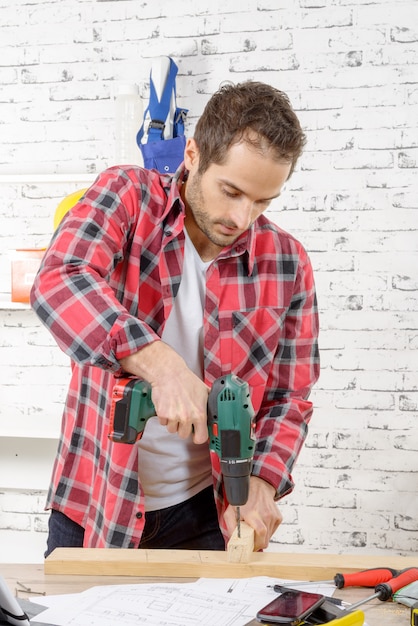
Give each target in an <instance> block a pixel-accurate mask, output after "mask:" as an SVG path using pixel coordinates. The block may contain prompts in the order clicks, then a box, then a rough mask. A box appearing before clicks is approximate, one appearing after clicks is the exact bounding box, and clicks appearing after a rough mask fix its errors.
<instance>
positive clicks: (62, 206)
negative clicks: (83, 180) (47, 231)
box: [54, 187, 88, 230]
mask: <svg viewBox="0 0 418 626" xmlns="http://www.w3.org/2000/svg"><path fill="white" fill-rule="evenodd" d="M87 189H88V188H87V187H85V188H84V189H79V190H78V191H73V193H70V194H69V195H68V196H65V198H63V199H62V200H61V202H60V203H59V205H58V206H57V208H56V210H55V215H54V230H56V228H57V226H58V225H59V224H60V222H61V220H62V218H63V217H64V215H65V214H66V213H68V211H69V210H70V209H72V207H73V206H74V205H75V204H77V202H78V201H79V200H80V198H81V197H82V196H83V195H84V194H85V193H86V191H87Z"/></svg>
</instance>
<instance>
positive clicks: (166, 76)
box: [136, 56, 188, 174]
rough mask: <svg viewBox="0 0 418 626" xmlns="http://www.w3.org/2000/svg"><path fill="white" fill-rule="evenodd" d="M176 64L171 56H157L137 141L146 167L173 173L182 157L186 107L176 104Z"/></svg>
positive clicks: (152, 68)
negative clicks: (147, 102)
mask: <svg viewBox="0 0 418 626" xmlns="http://www.w3.org/2000/svg"><path fill="white" fill-rule="evenodd" d="M177 71H178V67H177V65H176V64H175V62H174V61H173V59H172V58H171V57H166V56H162V57H158V58H157V59H155V61H154V62H153V64H152V67H151V72H150V96H149V104H148V106H147V108H146V109H145V111H144V121H143V124H142V126H141V128H140V129H139V131H138V134H137V137H136V141H137V144H138V146H139V148H140V150H141V153H142V157H143V159H144V166H145V167H146V168H147V169H156V170H158V171H159V172H161V173H163V174H168V173H173V172H175V171H176V169H177V168H178V166H179V165H180V163H182V161H183V156H184V148H185V145H186V137H185V134H184V121H185V119H186V116H187V113H188V109H183V108H181V107H177V103H176V76H177Z"/></svg>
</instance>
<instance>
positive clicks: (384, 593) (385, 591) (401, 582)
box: [347, 567, 418, 612]
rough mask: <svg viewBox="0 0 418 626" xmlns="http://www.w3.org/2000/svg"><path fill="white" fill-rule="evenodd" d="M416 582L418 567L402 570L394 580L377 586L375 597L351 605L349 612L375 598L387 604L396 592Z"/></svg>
mask: <svg viewBox="0 0 418 626" xmlns="http://www.w3.org/2000/svg"><path fill="white" fill-rule="evenodd" d="M416 580H418V567H408V568H407V569H404V570H401V572H400V573H399V574H398V575H397V576H395V577H394V578H391V579H390V580H388V581H386V582H384V583H380V584H378V585H376V587H375V588H374V591H375V592H374V594H373V595H371V596H369V597H368V598H366V599H365V600H360V601H359V602H356V603H355V604H351V605H350V607H349V608H348V609H347V610H348V611H350V612H351V611H353V610H354V609H356V608H357V607H359V606H361V605H362V604H366V602H370V601H371V600H374V599H375V598H378V599H379V600H382V602H385V601H386V600H389V599H390V598H391V597H392V596H393V594H394V593H395V591H398V589H402V587H405V586H406V585H409V584H410V583H413V582H415V581H416Z"/></svg>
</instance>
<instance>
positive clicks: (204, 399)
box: [119, 341, 210, 444]
mask: <svg viewBox="0 0 418 626" xmlns="http://www.w3.org/2000/svg"><path fill="white" fill-rule="evenodd" d="M119 362H120V364H121V366H122V367H123V369H124V370H125V371H126V372H129V373H130V374H133V375H134V376H137V377H138V378H142V379H143V380H146V381H147V382H149V383H150V385H151V388H152V401H153V404H154V406H155V410H156V413H157V416H158V419H159V422H160V424H161V425H162V426H166V428H167V430H168V432H170V433H177V434H178V435H179V437H181V438H182V439H186V438H187V437H188V436H189V435H190V434H193V441H194V443H197V444H199V443H205V442H206V441H207V439H208V427H207V403H208V395H209V391H210V390H209V387H208V386H207V385H205V383H204V382H203V381H202V380H201V379H200V378H199V377H198V376H196V374H194V372H192V371H191V370H190V369H189V368H188V367H187V365H186V363H185V361H184V359H183V358H182V357H181V356H179V355H178V354H177V352H175V351H174V350H173V349H172V348H171V347H170V346H169V345H167V344H166V343H164V342H163V341H155V342H154V343H151V344H149V345H148V346H146V347H145V348H142V350H140V351H138V352H136V353H135V354H131V355H130V356H127V357H124V358H122V359H120V361H119Z"/></svg>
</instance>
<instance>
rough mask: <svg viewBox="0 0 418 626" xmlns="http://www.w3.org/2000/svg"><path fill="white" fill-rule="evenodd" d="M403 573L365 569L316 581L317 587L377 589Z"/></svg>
mask: <svg viewBox="0 0 418 626" xmlns="http://www.w3.org/2000/svg"><path fill="white" fill-rule="evenodd" d="M401 571H405V570H396V569H392V568H391V567H376V568H374V569H364V570H362V571H361V572H354V574H335V576H334V578H333V580H315V581H314V582H315V584H316V585H332V584H334V585H335V586H336V587H337V589H342V588H343V587H375V586H376V585H378V584H379V583H386V582H387V581H388V580H391V579H392V578H395V576H398V575H399V574H400V573H401ZM301 584H302V585H312V582H303V583H300V582H298V587H299V585H301Z"/></svg>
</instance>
